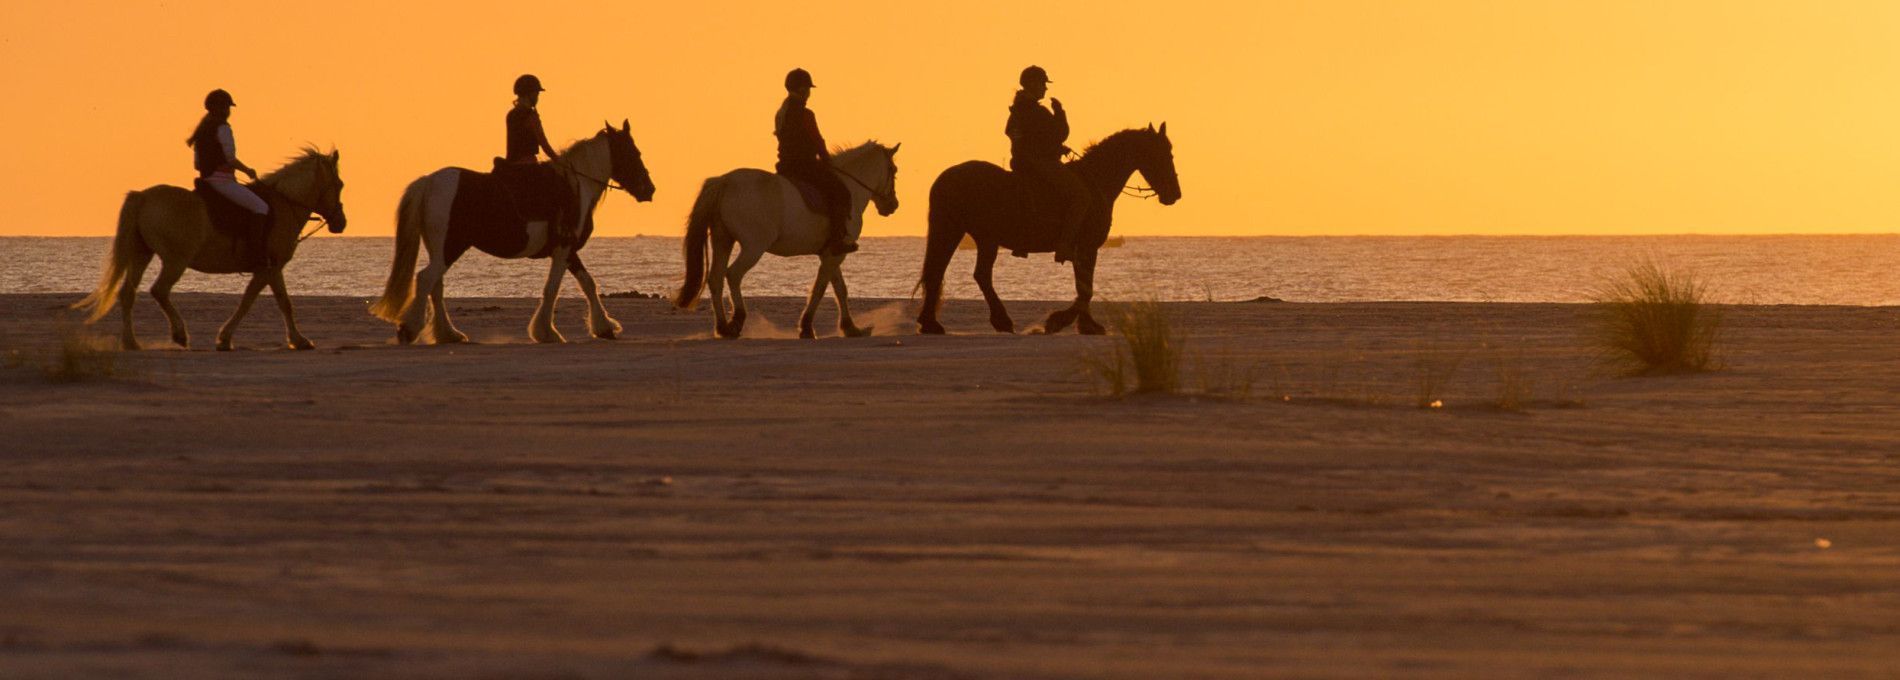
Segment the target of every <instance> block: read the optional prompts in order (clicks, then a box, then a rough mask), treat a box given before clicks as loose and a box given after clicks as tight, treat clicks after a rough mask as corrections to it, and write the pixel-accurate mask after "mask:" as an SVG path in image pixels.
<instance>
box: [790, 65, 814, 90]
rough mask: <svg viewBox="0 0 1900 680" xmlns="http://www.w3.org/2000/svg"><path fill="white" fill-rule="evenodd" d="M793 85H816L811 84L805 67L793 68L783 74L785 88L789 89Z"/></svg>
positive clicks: (809, 75)
mask: <svg viewBox="0 0 1900 680" xmlns="http://www.w3.org/2000/svg"><path fill="white" fill-rule="evenodd" d="M795 87H818V86H817V85H813V84H811V74H810V73H808V72H806V71H805V69H802V68H795V69H792V72H791V73H787V74H785V89H787V90H790V89H792V88H795Z"/></svg>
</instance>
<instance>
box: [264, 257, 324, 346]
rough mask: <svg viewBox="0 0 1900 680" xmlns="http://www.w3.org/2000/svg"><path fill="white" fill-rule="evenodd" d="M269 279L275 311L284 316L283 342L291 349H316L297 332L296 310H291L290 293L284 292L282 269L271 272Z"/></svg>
mask: <svg viewBox="0 0 1900 680" xmlns="http://www.w3.org/2000/svg"><path fill="white" fill-rule="evenodd" d="M269 277H270V294H271V297H274V298H277V311H278V312H280V313H282V314H283V315H284V341H285V342H287V343H289V344H290V348H291V349H316V348H317V345H316V343H313V342H310V338H306V337H304V336H303V332H302V331H299V330H297V310H295V309H292V308H291V306H290V292H289V291H286V290H284V270H283V268H282V267H278V268H276V269H273V270H271V271H270V273H269Z"/></svg>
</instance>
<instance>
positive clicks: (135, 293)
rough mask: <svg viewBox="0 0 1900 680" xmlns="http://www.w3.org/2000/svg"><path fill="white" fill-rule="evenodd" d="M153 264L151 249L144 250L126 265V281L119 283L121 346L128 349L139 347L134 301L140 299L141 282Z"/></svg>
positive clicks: (132, 349)
mask: <svg viewBox="0 0 1900 680" xmlns="http://www.w3.org/2000/svg"><path fill="white" fill-rule="evenodd" d="M151 264H152V253H151V251H144V252H142V253H141V254H140V255H138V256H137V257H136V258H135V259H133V260H132V262H130V263H128V264H127V265H126V267H125V281H124V282H121V283H120V284H119V347H120V348H122V349H124V350H126V351H134V350H137V349H138V348H139V338H138V335H136V334H134V333H133V332H132V303H134V302H137V301H138V299H139V282H140V281H141V280H143V279H144V278H145V268H146V267H147V266H150V265H151Z"/></svg>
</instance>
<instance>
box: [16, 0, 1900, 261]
mask: <svg viewBox="0 0 1900 680" xmlns="http://www.w3.org/2000/svg"><path fill="white" fill-rule="evenodd" d="M519 6H520V5H519V3H507V4H504V3H491V4H486V5H484V4H483V3H459V2H458V3H447V2H426V3H425V2H400V3H390V2H381V3H369V2H334V3H309V4H297V5H280V4H277V3H263V4H257V3H251V4H241V5H229V4H226V3H209V2H170V3H164V4H162V5H161V4H158V3H150V2H97V1H92V2H73V3H39V2H10V3H6V4H5V6H4V7H0V52H3V59H4V62H5V64H6V66H5V68H4V70H0V86H3V87H4V88H5V90H6V91H7V93H8V96H9V100H10V104H9V105H8V106H6V107H4V108H0V126H3V127H4V129H7V130H9V131H10V132H11V133H12V136H13V138H14V143H13V147H14V148H12V149H10V151H9V153H8V158H7V162H6V163H5V164H4V165H0V168H3V169H0V186H4V187H5V188H4V189H0V192H4V193H3V194H0V234H3V235H106V234H109V233H110V232H111V223H112V219H113V217H114V215H115V213H116V211H117V209H118V206H119V197H120V196H121V195H122V194H123V193H124V192H125V191H128V190H131V189H136V188H143V187H146V186H149V185H152V184H157V183H173V184H188V183H189V181H190V177H191V166H190V155H189V153H188V150H187V149H186V148H185V146H184V144H183V140H184V138H185V135H186V133H187V132H189V130H190V129H191V126H192V124H193V123H194V122H195V121H196V119H197V117H198V115H199V113H200V108H199V101H200V100H201V99H202V97H203V96H204V93H205V92H206V91H207V90H209V89H211V88H213V87H224V88H227V89H229V90H231V91H232V93H233V94H234V95H235V96H236V99H237V101H238V103H239V106H238V108H237V111H236V115H235V118H234V123H235V125H236V128H237V130H238V135H239V145H240V147H241V151H242V155H243V156H244V157H245V158H246V160H248V161H249V162H251V163H252V164H254V165H257V166H259V167H260V168H268V167H273V166H275V165H276V164H277V163H278V162H279V161H280V159H282V158H284V157H285V156H287V155H289V154H290V153H292V152H293V151H294V150H295V149H296V148H297V147H298V146H300V145H302V144H304V143H306V142H310V143H316V144H320V145H323V146H325V147H327V146H329V145H335V146H336V147H337V148H339V149H341V150H342V152H343V172H344V175H345V177H346V179H347V180H348V181H349V190H348V194H347V195H346V196H345V199H346V200H347V204H348V208H349V209H350V211H351V213H352V218H353V219H352V228H351V230H350V234H351V235H358V236H384V235H388V234H390V233H391V232H392V229H393V221H392V219H391V214H392V213H393V211H394V209H395V202H396V196H397V194H398V192H400V191H401V189H402V187H403V185H404V184H406V183H407V182H408V181H410V180H412V179H414V178H415V177H417V176H420V175H422V174H423V173H426V172H428V171H430V170H433V169H435V168H438V167H442V166H445V165H462V166H465V167H471V168H478V169H480V168H485V167H486V166H487V163H488V159H489V158H490V157H491V156H494V155H496V154H499V153H500V152H501V146H502V117H503V114H504V113H505V112H506V111H507V108H508V106H509V102H510V99H511V97H510V95H509V93H508V86H509V84H510V82H511V81H512V80H513V78H514V77H515V76H516V75H518V74H520V73H524V72H532V73H536V74H538V75H540V76H541V77H542V79H543V80H544V81H546V83H547V86H548V93H547V94H546V96H545V98H544V101H543V104H542V110H543V116H544V118H545V119H546V121H547V127H548V131H549V135H550V136H551V137H553V138H555V139H556V140H557V142H556V143H557V145H558V144H559V143H560V142H561V140H570V139H576V138H579V137H581V136H584V135H587V134H590V133H591V132H593V131H594V130H596V129H598V127H599V126H600V124H601V122H602V121H603V120H611V121H613V122H614V123H616V124H618V123H619V121H620V120H621V119H623V118H627V119H631V121H632V129H633V134H634V137H635V139H636V140H637V141H638V142H639V144H640V146H641V147H642V149H643V150H644V151H645V152H646V156H647V163H648V165H649V166H650V167H651V168H652V170H653V173H654V177H655V180H656V183H657V185H658V186H659V194H658V196H657V199H656V201H655V202H654V203H651V204H644V205H636V204H634V203H633V202H632V201H630V200H626V199H625V197H612V198H609V199H608V200H607V202H606V204H605V205H603V207H602V210H601V213H600V216H599V224H600V228H601V233H602V234H603V235H608V236H626V235H634V234H660V235H677V234H678V233H679V232H680V230H681V223H682V221H683V218H684V216H685V214H686V212H687V210H688V208H689V207H690V201H691V198H692V196H693V193H694V191H695V190H696V189H697V188H698V185H699V182H700V181H701V180H702V179H704V178H706V177H709V176H712V175H716V174H719V173H722V172H725V171H726V170H729V169H731V168H735V167H741V166H754V167H770V165H771V160H772V154H773V139H772V136H771V119H772V114H773V111H774V110H775V108H776V106H777V104H778V101H779V99H780V98H781V97H782V90H781V89H780V87H779V81H780V79H781V77H782V76H783V74H784V72H785V70H786V69H788V68H790V67H793V66H803V67H805V68H808V69H810V70H811V71H812V72H813V73H814V74H815V76H816V80H817V84H818V89H817V94H816V95H815V97H814V99H813V102H812V105H813V108H814V110H815V111H816V112H817V113H818V116H819V120H820V122H821V123H822V125H823V127H824V130H825V132H826V134H827V135H828V137H829V138H830V139H831V140H832V141H833V142H836V143H845V142H856V141H858V140H862V139H865V138H871V137H875V138H878V139H880V140H884V141H886V142H902V143H903V144H904V147H903V153H902V154H901V155H900V156H899V157H898V163H899V165H900V166H901V168H902V172H901V175H900V178H899V179H900V183H899V192H900V194H901V196H902V198H903V200H904V201H905V208H904V209H903V210H901V211H899V212H898V213H897V214H896V215H894V216H893V217H891V218H888V219H877V218H873V219H871V220H870V221H869V223H868V226H867V229H866V234H867V235H868V236H891V235H918V234H921V233H923V229H924V218H925V214H926V205H927V201H926V193H927V191H928V187H929V184H930V182H931V180H932V179H933V178H935V177H936V175H937V173H938V172H940V171H942V170H943V169H944V168H946V167H949V166H950V165H952V164H955V163H957V162H960V161H963V160H968V159H972V158H977V159H987V160H993V161H1002V160H1004V159H1005V158H1006V156H1007V151H1008V145H1007V140H1006V139H1005V138H1004V136H1003V134H1002V126H1003V121H1004V118H1005V108H1006V106H1007V105H1008V103H1009V100H1010V94H1011V92H1012V91H1013V89H1014V82H1015V77H1016V73H1017V71H1018V70H1020V69H1021V68H1022V67H1023V66H1025V65H1028V64H1031V63H1035V64H1040V65H1043V66H1045V67H1047V68H1048V69H1049V71H1050V73H1051V75H1052V77H1053V79H1054V81H1055V85H1054V86H1053V88H1052V94H1053V95H1054V96H1056V97H1058V98H1060V99H1062V100H1063V102H1064V103H1065V104H1067V105H1068V108H1069V110H1070V111H1071V116H1072V118H1073V121H1074V125H1075V129H1076V132H1075V138H1074V139H1073V140H1072V143H1073V144H1075V145H1076V146H1078V147H1079V146H1080V145H1081V144H1082V143H1086V142H1087V141H1089V140H1092V139H1097V138H1100V137H1102V136H1105V135H1107V134H1108V133H1110V132H1113V131H1115V130H1118V129H1121V128H1125V127H1131V126H1138V125H1145V124H1148V123H1150V122H1154V123H1159V122H1162V121H1167V122H1169V123H1170V130H1171V132H1172V133H1173V134H1172V136H1173V138H1174V140H1175V145H1176V156H1177V158H1178V166H1179V168H1180V170H1181V174H1182V178H1183V188H1184V190H1185V198H1184V200H1183V201H1182V202H1181V203H1180V205H1179V206H1177V207H1174V208H1172V209H1170V210H1165V211H1164V210H1161V209H1159V207H1158V206H1155V205H1152V204H1147V205H1144V204H1142V202H1140V201H1125V202H1124V205H1123V207H1122V208H1121V210H1120V212H1119V214H1118V224H1117V227H1116V231H1117V233H1122V234H1135V235H1148V234H1178V235H1206V234H1222V235H1254V234H1366V233H1381V234H1454V233H1523V234H1560V233H1561V234H1599V233H1682V232H1733V233H1824V232H1825V233H1832V232H1887V231H1893V230H1894V229H1895V226H1896V225H1900V201H1895V200H1893V199H1892V193H1893V192H1892V190H1891V188H1890V186H1891V185H1892V184H1893V182H1894V181H1895V178H1897V177H1900V125H1896V121H1900V42H1896V41H1895V40H1893V35H1894V30H1895V28H1896V27H1900V5H1896V4H1894V3H1884V2H1829V3H1789V2H1729V1H1719V2H1691V1H1682V2H1669V3H1653V2H1587V3H1585V2H1465V1H1454V2H1384V1H1376V2H1301V3H1290V2H1218V3H1216V2H1207V3H1133V2H1093V3H1019V2H971V3H960V4H958V5H955V6H951V5H947V4H943V3H892V2H849V3H846V2H837V3H798V4H797V5H794V4H790V3H768V2H731V3H670V4H664V5H659V4H655V3H574V4H568V3H536V4H534V5H533V9H532V11H531V12H530V13H528V14H527V15H524V14H523V13H522V12H521V11H520V10H519V9H510V7H519Z"/></svg>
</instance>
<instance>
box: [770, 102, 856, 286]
mask: <svg viewBox="0 0 1900 680" xmlns="http://www.w3.org/2000/svg"><path fill="white" fill-rule="evenodd" d="M813 87H815V86H814V85H812V83H811V74H810V73H807V72H805V69H802V68H795V69H792V72H791V73H787V74H785V91H786V92H787V93H789V94H787V95H786V97H785V103H784V104H782V105H780V106H779V107H778V116H777V118H776V119H775V120H774V122H773V129H772V134H774V135H777V136H778V168H777V169H778V174H780V175H784V176H785V177H788V178H792V179H798V180H803V181H805V182H808V183H810V184H811V185H813V186H815V187H817V188H818V192H819V193H820V194H821V195H823V196H824V199H825V217H826V218H827V219H828V220H829V221H830V224H831V228H830V230H829V231H827V232H826V234H825V247H824V250H823V252H824V253H825V254H828V255H844V254H846V253H853V252H857V250H858V244H856V243H848V242H846V240H845V239H847V238H849V236H848V235H847V234H846V227H845V224H846V222H847V220H849V219H850V212H851V207H850V204H851V190H850V189H847V188H845V186H844V180H841V179H839V178H838V175H837V173H836V172H834V171H833V170H832V167H831V152H829V151H826V150H825V137H824V135H822V134H819V133H818V117H817V116H816V115H813V114H812V112H811V109H809V108H806V107H805V102H806V101H808V100H810V99H811V89H812V88H813Z"/></svg>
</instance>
